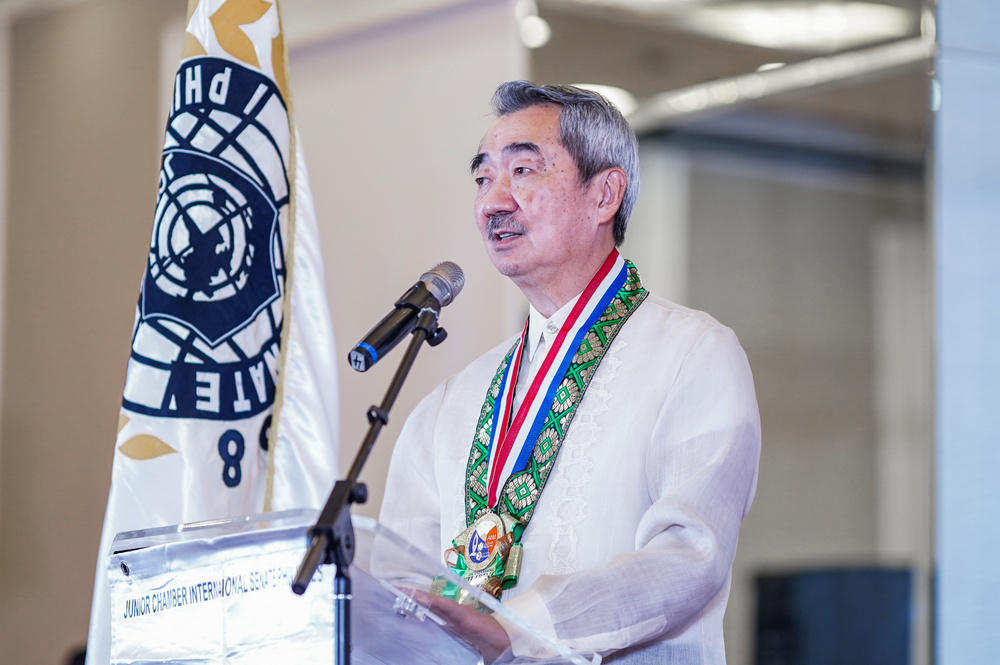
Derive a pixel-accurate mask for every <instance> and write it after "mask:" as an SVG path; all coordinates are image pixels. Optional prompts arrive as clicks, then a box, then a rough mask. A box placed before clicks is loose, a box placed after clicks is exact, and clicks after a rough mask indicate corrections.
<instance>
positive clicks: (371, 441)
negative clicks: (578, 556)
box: [292, 307, 448, 665]
mask: <svg viewBox="0 0 1000 665" xmlns="http://www.w3.org/2000/svg"><path fill="white" fill-rule="evenodd" d="M437 317H438V310H436V309H434V308H432V307H425V308H423V309H422V310H420V314H419V316H418V318H417V323H416V325H415V326H414V328H413V333H412V334H413V338H412V339H411V340H410V345H409V347H407V349H406V353H405V355H404V356H403V359H402V360H401V361H400V363H399V368H398V369H397V370H396V374H395V375H394V376H393V378H392V382H391V383H390V384H389V388H388V389H387V390H386V393H385V397H384V398H383V400H382V405H381V406H372V407H371V408H369V409H368V423H369V428H368V434H367V435H365V439H364V441H363V442H362V443H361V447H360V448H359V449H358V453H357V455H356V456H355V457H354V463H353V464H352V465H351V469H350V471H349V472H348V473H347V478H345V479H343V480H338V481H337V482H336V483H335V484H334V486H333V491H332V492H330V496H329V498H328V499H327V500H326V505H325V506H324V507H323V511H322V512H321V513H320V515H319V518H318V519H317V520H316V524H315V525H313V526H312V527H311V528H310V529H309V549H308V550H307V551H306V554H305V557H303V559H302V563H301V564H299V570H298V572H297V573H296V575H295V580H294V581H293V582H292V591H294V592H295V593H296V594H298V595H302V594H303V593H305V591H306V587H308V586H309V582H310V581H311V580H312V578H313V575H314V574H315V573H316V570H317V569H318V568H319V566H320V564H324V563H325V564H330V563H332V564H334V565H335V566H336V568H337V570H336V573H335V575H334V579H333V599H334V600H333V602H334V605H333V622H334V645H333V650H334V654H333V662H334V665H349V663H350V662H351V647H350V636H351V628H350V618H351V617H350V611H351V609H350V601H351V577H350V573H349V568H350V565H351V562H352V561H354V551H355V542H354V525H353V524H352V523H351V512H350V505H351V504H352V503H359V504H360V503H365V501H367V500H368V488H367V487H366V486H365V484H364V483H359V482H358V477H359V476H360V475H361V468H362V467H363V466H364V464H365V462H366V461H367V460H368V455H369V453H371V451H372V449H373V448H374V447H375V440H376V439H377V438H378V435H379V433H380V432H381V431H382V427H383V426H384V425H385V424H386V423H388V422H389V410H390V409H391V408H392V405H393V403H394V402H395V401H396V397H398V396H399V391H400V389H402V387H403V381H405V380H406V376H407V374H409V372H410V368H411V367H412V366H413V362H414V361H415V360H416V358H417V353H418V352H419V351H420V347H421V346H422V345H423V343H424V342H425V341H426V342H427V343H428V344H430V345H431V346H437V345H438V344H440V343H441V342H443V341H444V339H445V337H447V336H448V333H447V332H445V330H444V328H439V327H438V325H437Z"/></svg>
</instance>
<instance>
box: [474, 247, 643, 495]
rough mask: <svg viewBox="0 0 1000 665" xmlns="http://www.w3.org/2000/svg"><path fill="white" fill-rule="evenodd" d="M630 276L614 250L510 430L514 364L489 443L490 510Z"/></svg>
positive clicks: (552, 348) (525, 458)
mask: <svg viewBox="0 0 1000 665" xmlns="http://www.w3.org/2000/svg"><path fill="white" fill-rule="evenodd" d="M625 276H626V266H625V260H624V259H622V258H621V255H620V254H618V251H617V250H613V251H612V252H611V254H610V255H608V258H607V259H606V260H605V261H604V264H603V265H602V266H601V268H600V270H598V271H597V274H595V275H594V276H593V278H591V280H590V283H589V284H587V288H585V289H584V290H583V293H582V294H580V297H579V298H578V299H577V301H576V305H574V306H573V309H572V310H571V311H570V314H569V316H568V317H567V318H566V322H565V323H564V324H563V325H562V326H561V327H560V329H559V332H558V334H557V335H556V337H555V339H554V340H553V341H552V344H551V346H550V347H549V348H548V349H547V350H546V353H545V357H544V359H543V361H542V364H541V365H540V366H539V367H538V371H537V372H536V374H535V377H534V379H533V380H532V382H531V385H530V386H529V387H528V390H527V392H526V393H525V394H524V399H522V400H521V408H519V409H518V410H517V413H516V414H514V418H513V421H511V422H510V424H509V426H508V425H506V424H505V423H506V422H507V420H506V418H507V417H509V416H508V414H509V409H510V406H509V405H510V404H512V403H513V399H514V389H515V386H516V385H517V372H518V371H519V369H520V365H521V363H520V362H518V363H517V364H516V365H515V364H514V363H510V364H509V367H511V368H512V370H511V371H510V372H509V374H511V376H510V377H509V378H508V380H507V381H505V382H504V393H503V396H502V404H503V405H504V408H503V409H501V410H500V411H498V412H497V413H496V414H494V415H495V417H494V420H493V427H492V429H493V436H492V437H491V441H490V448H489V453H490V454H489V463H488V467H487V468H488V476H487V492H488V493H487V505H489V506H493V507H496V506H497V504H498V503H499V499H500V496H499V494H500V488H501V481H503V480H507V479H508V478H510V476H511V475H512V474H513V473H514V471H515V470H516V469H521V468H523V467H524V465H525V464H526V463H527V461H528V457H529V455H530V454H531V450H532V448H533V447H534V443H535V439H536V438H537V437H538V433H539V431H540V430H541V429H542V425H543V424H544V422H545V420H546V415H547V413H546V409H545V408H544V407H546V406H548V405H550V404H552V401H553V399H555V397H556V395H555V393H556V390H557V388H558V387H559V384H560V383H561V381H562V378H563V376H564V375H565V373H566V367H567V365H569V362H570V361H571V360H572V359H573V355H574V353H573V352H574V351H576V349H577V348H578V347H579V345H580V342H581V340H582V338H583V336H584V334H586V332H587V330H589V328H590V326H591V325H593V323H594V321H596V320H597V318H598V317H600V315H601V314H602V313H603V312H604V310H605V308H606V307H607V306H608V304H609V303H610V302H611V299H612V298H613V297H614V296H615V294H617V293H618V290H619V288H620V287H621V284H623V283H624V282H625ZM526 333H527V325H525V330H524V333H522V337H521V341H520V345H519V348H518V351H517V356H518V360H519V361H520V360H521V356H523V352H524V348H525V346H526V341H527V340H526V339H525V334H526ZM559 401H560V402H561V401H563V400H559ZM515 451H516V452H515Z"/></svg>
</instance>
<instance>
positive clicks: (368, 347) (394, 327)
mask: <svg viewBox="0 0 1000 665" xmlns="http://www.w3.org/2000/svg"><path fill="white" fill-rule="evenodd" d="M463 286H465V273H463V272H462V269H461V268H459V267H458V266H457V265H456V264H454V263H452V262H451V261H444V262H442V263H439V264H437V265H436V266H434V267H433V268H431V269H430V270H428V271H427V272H425V273H424V274H423V275H421V276H420V281H419V282H417V283H416V284H414V285H413V286H412V287H410V290H409V291H407V292H406V293H404V294H403V295H402V296H400V298H399V300H397V301H396V307H395V309H393V311H392V312H390V313H389V314H388V315H386V316H385V318H383V319H382V320H381V321H379V322H378V323H377V324H376V325H375V327H374V328H372V329H371V330H369V331H368V334H367V335H365V336H364V339H362V340H361V341H360V342H358V343H357V345H355V347H354V348H353V349H351V352H350V353H349V354H348V355H347V360H348V362H350V363H351V367H353V368H354V369H356V370H357V371H359V372H366V371H368V368H370V367H371V366H372V365H374V364H375V363H377V362H378V361H379V359H380V358H382V356H384V355H386V354H387V353H389V351H391V350H392V349H393V347H395V346H396V345H397V344H399V342H400V341H401V340H402V339H403V338H404V337H406V336H407V335H408V334H410V332H411V331H412V330H413V327H414V326H415V325H416V324H417V319H418V318H419V317H420V312H421V311H422V310H424V309H427V308H431V309H433V310H434V311H435V312H436V313H437V312H440V311H441V308H442V307H444V306H445V305H450V304H451V301H452V300H454V299H455V296H457V295H458V293H459V292H460V291H461V290H462V287H463Z"/></svg>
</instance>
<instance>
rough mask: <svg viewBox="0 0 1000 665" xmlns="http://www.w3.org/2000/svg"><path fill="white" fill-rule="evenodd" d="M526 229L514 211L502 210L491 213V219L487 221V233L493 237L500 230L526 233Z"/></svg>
mask: <svg viewBox="0 0 1000 665" xmlns="http://www.w3.org/2000/svg"><path fill="white" fill-rule="evenodd" d="M524 230H525V229H524V224H522V223H521V221H520V220H519V219H517V217H515V216H514V214H513V213H509V212H500V213H497V214H495V215H490V218H489V221H488V222H486V234H487V235H488V236H491V237H492V236H494V235H496V234H497V233H498V232H500V231H505V232H508V233H524Z"/></svg>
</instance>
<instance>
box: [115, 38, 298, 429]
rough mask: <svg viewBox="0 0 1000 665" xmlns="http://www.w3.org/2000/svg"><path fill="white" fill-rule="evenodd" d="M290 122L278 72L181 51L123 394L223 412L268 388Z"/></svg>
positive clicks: (278, 319)
mask: <svg viewBox="0 0 1000 665" xmlns="http://www.w3.org/2000/svg"><path fill="white" fill-rule="evenodd" d="M288 145H289V126H288V116H287V111H286V108H285V104H284V101H283V100H282V98H281V94H280V92H279V90H278V88H277V87H276V86H275V84H274V82H273V81H271V80H270V79H269V78H267V77H266V76H263V75H262V74H260V73H258V72H255V71H253V70H251V69H248V68H246V67H243V66H241V65H239V64H237V63H234V62H232V61H228V60H222V59H218V58H194V59H191V60H188V61H186V62H185V63H184V64H183V66H182V68H181V70H180V71H179V72H178V74H177V78H176V80H175V86H174V100H173V105H172V107H171V115H170V120H169V122H168V123H167V132H166V141H165V146H164V151H163V163H162V168H161V170H160V186H159V197H158V199H157V203H156V213H155V216H154V222H155V225H154V228H153V235H152V240H151V242H150V247H149V261H148V264H147V267H146V274H145V277H144V279H143V284H142V293H141V295H140V298H139V312H138V317H137V322H136V327H135V332H134V335H133V340H132V355H131V358H130V361H129V369H128V378H127V379H126V385H125V391H124V399H123V404H124V406H125V408H127V409H130V410H132V411H135V412H138V413H143V414H147V415H153V416H167V417H180V418H209V419H218V420H230V419H241V418H247V417H250V416H253V415H256V414H258V413H261V412H263V411H264V410H265V409H267V408H268V407H269V406H270V405H271V404H272V403H273V400H274V390H275V373H276V367H277V357H278V345H279V342H280V337H281V324H282V312H281V294H282V292H283V290H284V276H285V265H284V239H283V236H282V233H283V231H282V224H283V219H284V218H285V216H286V215H287V209H288V202H289V184H288V178H287V175H286V170H285V169H286V164H287V162H288V158H289V155H288V150H289V148H288Z"/></svg>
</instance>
